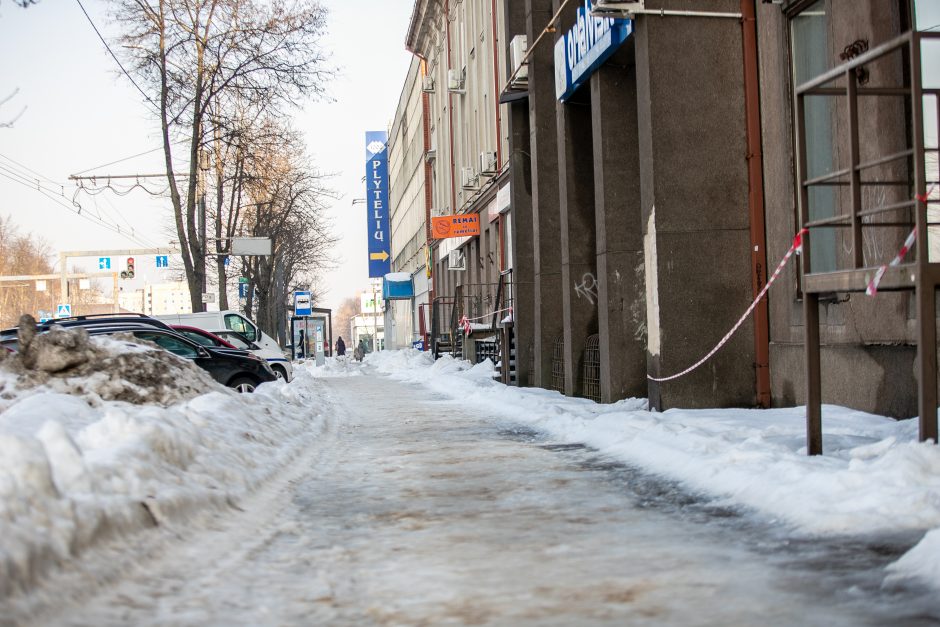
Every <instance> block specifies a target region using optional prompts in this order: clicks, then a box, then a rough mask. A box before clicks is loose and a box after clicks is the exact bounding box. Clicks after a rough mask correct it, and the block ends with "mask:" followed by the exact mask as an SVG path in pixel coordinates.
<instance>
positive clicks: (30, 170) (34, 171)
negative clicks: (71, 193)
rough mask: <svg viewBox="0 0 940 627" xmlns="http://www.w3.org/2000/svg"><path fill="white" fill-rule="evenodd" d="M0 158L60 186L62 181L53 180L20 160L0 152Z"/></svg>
mask: <svg viewBox="0 0 940 627" xmlns="http://www.w3.org/2000/svg"><path fill="white" fill-rule="evenodd" d="M0 158H3V159H6V160H7V161H9V162H10V163H12V164H13V165H15V166H18V167H20V168H22V169H24V170H26V171H27V172H29V173H30V174H35V175H36V176H38V177H39V178H41V179H46V180H47V181H49V182H50V183H52V184H53V185H60V186H61V185H62V183H60V182H59V181H53V180H52V179H51V178H49V177H48V176H45V175H43V174H40V173H39V172H37V171H36V170H33V169H32V168H29V167H27V166H25V165H23V164H22V163H20V162H19V161H17V160H16V159H13V158H12V157H8V156H6V155H4V154H0Z"/></svg>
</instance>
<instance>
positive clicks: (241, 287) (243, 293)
mask: <svg viewBox="0 0 940 627" xmlns="http://www.w3.org/2000/svg"><path fill="white" fill-rule="evenodd" d="M238 297H239V298H248V284H247V283H239V284H238Z"/></svg>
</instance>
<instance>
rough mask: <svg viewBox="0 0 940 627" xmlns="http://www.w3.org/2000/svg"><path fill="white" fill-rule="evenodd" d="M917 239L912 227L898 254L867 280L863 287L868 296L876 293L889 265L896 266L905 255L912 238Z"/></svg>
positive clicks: (911, 244) (911, 243)
mask: <svg viewBox="0 0 940 627" xmlns="http://www.w3.org/2000/svg"><path fill="white" fill-rule="evenodd" d="M915 239H917V227H916V226H915V227H914V230H912V231H911V232H910V234H909V235H908V236H907V239H906V240H904V245H903V246H901V250H899V251H898V254H897V255H895V257H894V259H892V260H891V263H887V264H885V265H883V266H881V267H880V268H878V271H877V272H875V276H873V277H872V278H871V281H869V282H868V287H866V288H865V293H866V294H868V295H869V296H874V295H875V294H877V293H878V284H879V283H881V278H882V277H883V276H884V275H885V271H887V269H888V267H889V266H896V265H898V264H899V263H901V262H902V261H904V257H905V256H907V251H909V250H910V249H911V246H913V245H914V240H915Z"/></svg>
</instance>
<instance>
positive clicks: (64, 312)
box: [55, 303, 72, 318]
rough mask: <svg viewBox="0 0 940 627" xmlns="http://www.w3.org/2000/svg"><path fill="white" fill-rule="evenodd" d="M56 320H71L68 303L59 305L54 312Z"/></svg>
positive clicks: (70, 308) (70, 310) (70, 307)
mask: <svg viewBox="0 0 940 627" xmlns="http://www.w3.org/2000/svg"><path fill="white" fill-rule="evenodd" d="M55 317H56V318H71V317H72V306H71V305H70V304H68V303H59V305H58V307H56V310H55Z"/></svg>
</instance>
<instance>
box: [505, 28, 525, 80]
mask: <svg viewBox="0 0 940 627" xmlns="http://www.w3.org/2000/svg"><path fill="white" fill-rule="evenodd" d="M527 50H528V39H527V38H526V36H525V35H516V36H515V37H513V38H512V41H510V42H509V64H510V65H511V66H512V71H513V72H515V76H514V77H513V79H512V83H510V87H512V88H513V89H528V87H529V65H528V63H523V62H522V60H523V59H524V58H525V53H526V51H527Z"/></svg>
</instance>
